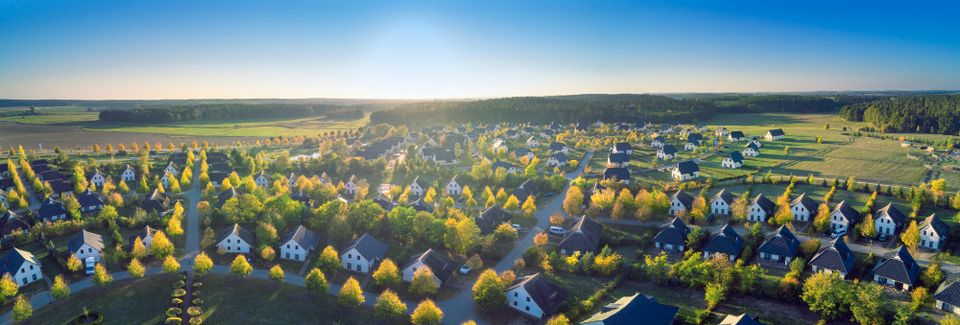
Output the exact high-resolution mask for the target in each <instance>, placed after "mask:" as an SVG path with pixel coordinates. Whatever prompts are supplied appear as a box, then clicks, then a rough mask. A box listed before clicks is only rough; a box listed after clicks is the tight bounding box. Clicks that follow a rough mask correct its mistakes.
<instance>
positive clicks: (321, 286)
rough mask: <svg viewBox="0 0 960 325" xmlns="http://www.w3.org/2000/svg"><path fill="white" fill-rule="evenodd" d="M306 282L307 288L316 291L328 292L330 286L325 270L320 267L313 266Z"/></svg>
mask: <svg viewBox="0 0 960 325" xmlns="http://www.w3.org/2000/svg"><path fill="white" fill-rule="evenodd" d="M304 283H305V284H306V285H307V289H310V290H312V291H316V292H326V291H327V289H329V288H330V284H329V283H327V277H326V276H325V275H323V271H321V270H320V269H319V268H313V269H311V270H310V273H307V278H306V279H304Z"/></svg>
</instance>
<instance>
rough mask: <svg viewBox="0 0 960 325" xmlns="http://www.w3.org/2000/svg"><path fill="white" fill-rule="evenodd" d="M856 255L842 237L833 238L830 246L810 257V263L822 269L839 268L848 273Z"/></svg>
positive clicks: (851, 268)
mask: <svg viewBox="0 0 960 325" xmlns="http://www.w3.org/2000/svg"><path fill="white" fill-rule="evenodd" d="M856 259H857V257H856V256H855V255H854V254H853V252H852V251H850V248H849V247H847V243H846V241H844V239H843V237H842V236H841V237H839V238H837V239H834V240H833V243H831V244H830V246H828V247H826V248H824V249H822V250H820V252H819V253H817V255H814V256H813V258H812V259H810V265H815V266H817V267H819V268H822V269H830V270H839V271H841V272H843V273H844V274H850V271H851V270H853V263H854V262H855V261H856Z"/></svg>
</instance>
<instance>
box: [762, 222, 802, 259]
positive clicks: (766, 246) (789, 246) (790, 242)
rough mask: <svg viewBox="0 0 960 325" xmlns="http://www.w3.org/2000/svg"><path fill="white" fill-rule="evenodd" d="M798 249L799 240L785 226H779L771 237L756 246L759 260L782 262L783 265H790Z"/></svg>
mask: <svg viewBox="0 0 960 325" xmlns="http://www.w3.org/2000/svg"><path fill="white" fill-rule="evenodd" d="M799 250H800V240H798V239H797V237H796V236H794V235H793V233H792V232H790V229H787V227H786V226H780V228H779V229H777V232H776V233H775V234H774V235H773V236H772V237H770V238H767V240H766V241H764V242H763V244H760V247H759V248H757V252H758V253H760V255H759V256H760V260H761V261H767V262H773V263H778V264H783V266H784V267H787V266H788V265H790V261H792V260H793V259H794V258H795V257H797V251H799Z"/></svg>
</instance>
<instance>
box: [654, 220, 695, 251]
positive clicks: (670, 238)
mask: <svg viewBox="0 0 960 325" xmlns="http://www.w3.org/2000/svg"><path fill="white" fill-rule="evenodd" d="M689 234H690V228H689V227H687V225H686V224H685V223H683V220H682V219H680V218H673V220H672V221H670V223H668V224H665V225H663V227H660V232H658V233H657V235H656V236H654V237H653V244H654V246H655V247H656V248H657V249H660V250H663V251H667V252H675V253H683V250H684V249H685V248H686V246H687V235H689Z"/></svg>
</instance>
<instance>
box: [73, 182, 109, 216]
mask: <svg viewBox="0 0 960 325" xmlns="http://www.w3.org/2000/svg"><path fill="white" fill-rule="evenodd" d="M77 202H78V203H80V212H84V213H96V212H99V211H100V210H103V197H102V196H100V194H99V193H97V192H94V191H91V190H90V189H89V188H87V190H86V191H83V193H82V194H80V195H78V196H77Z"/></svg>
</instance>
